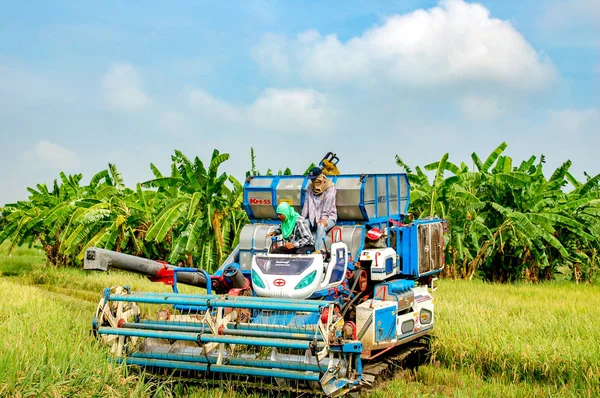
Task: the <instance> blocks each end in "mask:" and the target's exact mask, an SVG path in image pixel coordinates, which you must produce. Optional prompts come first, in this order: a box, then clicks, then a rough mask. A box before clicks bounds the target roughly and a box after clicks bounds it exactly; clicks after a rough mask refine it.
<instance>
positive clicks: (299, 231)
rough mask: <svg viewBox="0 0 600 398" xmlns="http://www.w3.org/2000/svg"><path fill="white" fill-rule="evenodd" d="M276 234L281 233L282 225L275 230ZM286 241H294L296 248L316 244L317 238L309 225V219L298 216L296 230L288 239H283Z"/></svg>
mask: <svg viewBox="0 0 600 398" xmlns="http://www.w3.org/2000/svg"><path fill="white" fill-rule="evenodd" d="M274 232H275V234H276V235H280V234H281V226H279V227H277V229H276V230H275V231H274ZM283 240H284V241H285V242H293V243H294V247H295V248H296V249H298V248H300V247H304V246H311V245H312V246H314V244H315V238H314V237H313V235H312V233H311V232H310V226H309V225H308V221H306V219H305V218H304V217H302V216H298V217H297V218H296V225H294V230H293V231H292V233H291V234H290V236H289V237H288V239H283Z"/></svg>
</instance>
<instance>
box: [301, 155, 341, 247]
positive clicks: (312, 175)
mask: <svg viewBox="0 0 600 398" xmlns="http://www.w3.org/2000/svg"><path fill="white" fill-rule="evenodd" d="M308 178H309V180H311V183H310V185H309V187H308V188H307V189H306V199H305V200H304V206H303V207H302V217H304V218H306V219H307V220H308V223H309V225H310V229H311V231H316V234H315V249H316V251H317V252H318V253H320V252H321V250H323V238H325V235H326V234H327V231H329V230H330V229H331V228H333V226H334V225H335V223H336V222H337V208H336V204H335V196H336V194H337V190H336V189H335V186H334V185H333V181H331V180H330V179H328V178H327V176H326V175H325V174H324V173H323V170H321V169H320V168H319V167H314V168H312V169H311V170H310V172H309V173H308Z"/></svg>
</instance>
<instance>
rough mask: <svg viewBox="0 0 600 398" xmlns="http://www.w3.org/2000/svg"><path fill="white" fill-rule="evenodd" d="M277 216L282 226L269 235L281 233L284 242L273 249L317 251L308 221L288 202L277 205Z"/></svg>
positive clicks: (303, 251) (281, 251) (277, 250)
mask: <svg viewBox="0 0 600 398" xmlns="http://www.w3.org/2000/svg"><path fill="white" fill-rule="evenodd" d="M277 217H278V218H279V221H281V226H280V227H279V228H277V229H276V230H275V231H273V232H271V233H269V235H267V236H275V235H279V234H281V235H282V236H283V241H284V244H283V246H280V247H278V248H276V249H275V250H273V251H272V252H271V253H277V254H306V253H307V252H314V251H315V239H314V238H313V236H312V233H311V232H310V228H309V226H308V221H306V219H305V218H304V217H302V216H301V215H300V214H298V213H297V212H296V210H294V208H293V207H292V206H290V205H289V204H288V203H285V202H283V203H281V204H280V205H279V206H277Z"/></svg>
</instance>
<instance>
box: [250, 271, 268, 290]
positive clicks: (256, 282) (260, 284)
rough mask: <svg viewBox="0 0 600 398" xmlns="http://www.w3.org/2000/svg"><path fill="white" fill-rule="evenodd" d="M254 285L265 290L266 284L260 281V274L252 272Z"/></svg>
mask: <svg viewBox="0 0 600 398" xmlns="http://www.w3.org/2000/svg"><path fill="white" fill-rule="evenodd" d="M252 284H253V285H254V286H258V287H260V288H261V289H264V288H265V283H264V282H263V281H262V279H260V276H258V274H257V273H256V272H254V271H253V272H252Z"/></svg>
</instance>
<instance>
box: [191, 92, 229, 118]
mask: <svg viewBox="0 0 600 398" xmlns="http://www.w3.org/2000/svg"><path fill="white" fill-rule="evenodd" d="M189 101H190V105H192V107H193V108H194V110H195V111H196V112H198V113H200V114H202V115H203V116H204V117H206V118H209V119H215V120H222V121H224V122H235V121H237V120H238V119H239V118H240V114H239V113H240V112H239V110H238V109H236V108H235V107H234V106H233V105H230V104H229V103H227V102H226V101H223V100H221V99H219V98H216V97H214V96H212V95H211V94H209V93H208V92H206V91H204V90H202V89H193V90H190V92H189Z"/></svg>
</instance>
